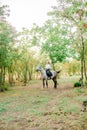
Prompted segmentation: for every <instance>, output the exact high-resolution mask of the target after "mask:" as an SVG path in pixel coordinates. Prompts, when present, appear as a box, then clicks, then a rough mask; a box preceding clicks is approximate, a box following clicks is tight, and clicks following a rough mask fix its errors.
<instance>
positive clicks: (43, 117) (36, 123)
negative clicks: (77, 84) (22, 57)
mask: <svg viewBox="0 0 87 130" xmlns="http://www.w3.org/2000/svg"><path fill="white" fill-rule="evenodd" d="M86 98H87V88H73V84H65V83H64V84H60V85H58V88H57V89H54V88H53V84H52V83H51V82H50V83H49V88H48V89H47V88H45V89H43V88H42V82H36V83H33V84H32V83H31V84H29V85H27V86H18V87H14V88H12V89H11V90H10V91H8V92H5V93H1V94H0V106H1V111H0V130H87V111H85V112H83V111H82V109H83V108H82V102H83V100H85V99H86Z"/></svg>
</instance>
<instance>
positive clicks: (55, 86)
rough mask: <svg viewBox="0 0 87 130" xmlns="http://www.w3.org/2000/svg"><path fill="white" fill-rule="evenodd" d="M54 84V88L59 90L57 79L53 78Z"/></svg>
mask: <svg viewBox="0 0 87 130" xmlns="http://www.w3.org/2000/svg"><path fill="white" fill-rule="evenodd" d="M53 82H54V88H57V79H56V77H55V78H53Z"/></svg>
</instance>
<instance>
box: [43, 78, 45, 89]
mask: <svg viewBox="0 0 87 130" xmlns="http://www.w3.org/2000/svg"><path fill="white" fill-rule="evenodd" d="M44 87H45V82H44V79H43V88H44Z"/></svg>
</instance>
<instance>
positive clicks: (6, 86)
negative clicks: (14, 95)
mask: <svg viewBox="0 0 87 130" xmlns="http://www.w3.org/2000/svg"><path fill="white" fill-rule="evenodd" d="M8 88H9V84H3V85H1V86H0V92H4V91H6V90H8Z"/></svg>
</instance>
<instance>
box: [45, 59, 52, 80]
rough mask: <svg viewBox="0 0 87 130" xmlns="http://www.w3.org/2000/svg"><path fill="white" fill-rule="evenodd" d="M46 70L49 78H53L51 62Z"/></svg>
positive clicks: (47, 64)
mask: <svg viewBox="0 0 87 130" xmlns="http://www.w3.org/2000/svg"><path fill="white" fill-rule="evenodd" d="M45 69H46V73H47V76H48V77H50V78H52V77H51V76H52V73H51V71H50V69H51V65H50V62H49V61H48V62H47V63H46V66H45Z"/></svg>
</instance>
